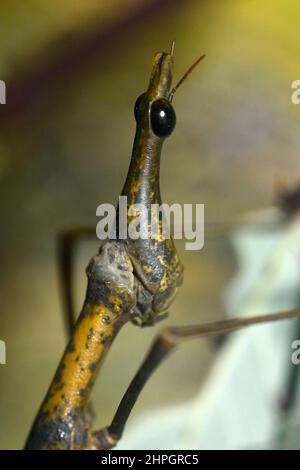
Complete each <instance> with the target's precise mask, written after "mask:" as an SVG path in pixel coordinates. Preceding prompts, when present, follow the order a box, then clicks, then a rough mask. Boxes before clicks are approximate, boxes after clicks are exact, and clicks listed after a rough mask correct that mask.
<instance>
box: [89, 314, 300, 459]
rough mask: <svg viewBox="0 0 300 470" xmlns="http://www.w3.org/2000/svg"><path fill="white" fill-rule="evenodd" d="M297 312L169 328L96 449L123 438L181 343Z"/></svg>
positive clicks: (98, 439) (155, 344)
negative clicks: (153, 381)
mask: <svg viewBox="0 0 300 470" xmlns="http://www.w3.org/2000/svg"><path fill="white" fill-rule="evenodd" d="M299 317H300V310H291V311H287V312H279V313H272V314H267V315H260V316H255V317H249V318H236V319H232V320H224V321H218V322H214V323H207V324H204V325H191V326H184V327H168V328H166V329H164V330H163V331H162V332H161V333H160V334H159V335H158V336H157V338H156V339H155V340H154V342H153V344H152V346H151V348H150V350H149V352H148V354H147V355H146V358H145V360H144V362H143V363H142V365H141V366H140V368H139V369H138V371H137V373H136V375H135V376H134V378H133V380H132V381H131V383H130V385H129V387H128V389H127V391H126V392H125V394H124V396H123V398H122V400H121V402H120V404H119V407H118V409H117V411H116V414H115V416H114V418H113V420H112V422H111V424H110V426H108V427H106V428H104V429H101V430H100V431H96V432H94V434H93V435H94V442H95V447H97V448H98V449H101V450H103V449H109V448H111V447H114V446H115V445H116V444H117V442H118V441H119V440H120V438H121V437H122V434H123V431H124V428H125V425H126V423H127V420H128V417H129V415H130V413H131V410H132V409H133V407H134V405H135V403H136V401H137V399H138V397H139V395H140V393H141V391H142V390H143V388H144V386H145V384H146V383H147V381H148V380H149V378H150V377H151V375H152V373H153V372H154V371H155V369H156V368H157V367H158V366H159V365H160V364H161V363H162V362H163V361H164V360H165V359H166V358H167V356H168V355H169V354H170V353H171V352H172V351H173V350H174V349H175V348H176V347H177V346H178V345H179V344H180V343H181V342H183V341H184V340H188V339H192V338H203V337H207V336H214V335H223V334H226V333H230V332H233V331H236V330H239V329H241V328H244V327H247V326H251V325H258V324H260V323H267V322H272V321H278V320H287V319H289V318H299Z"/></svg>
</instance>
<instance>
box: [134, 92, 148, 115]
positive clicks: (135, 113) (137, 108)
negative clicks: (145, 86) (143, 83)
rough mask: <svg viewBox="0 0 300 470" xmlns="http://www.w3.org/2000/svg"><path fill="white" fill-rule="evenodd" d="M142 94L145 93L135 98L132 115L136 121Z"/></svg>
mask: <svg viewBox="0 0 300 470" xmlns="http://www.w3.org/2000/svg"><path fill="white" fill-rule="evenodd" d="M144 96H145V93H143V94H142V95H140V96H139V97H138V99H137V100H136V102H135V105H134V117H135V120H136V121H137V120H138V118H139V113H140V106H141V102H142V101H143V98H144Z"/></svg>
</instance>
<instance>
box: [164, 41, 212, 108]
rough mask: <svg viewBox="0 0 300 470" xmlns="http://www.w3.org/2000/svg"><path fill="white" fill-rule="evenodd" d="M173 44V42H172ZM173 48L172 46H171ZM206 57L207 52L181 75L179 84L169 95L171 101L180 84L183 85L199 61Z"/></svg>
mask: <svg viewBox="0 0 300 470" xmlns="http://www.w3.org/2000/svg"><path fill="white" fill-rule="evenodd" d="M172 45H173V43H172ZM171 49H172V48H171ZM205 57H206V55H205V54H203V55H202V56H201V57H199V59H197V60H196V62H194V63H193V65H191V66H190V68H189V69H188V70H187V71H186V72H185V74H184V75H183V76H182V77H181V79H180V80H179V82H178V83H177V85H175V86H174V88H172V90H171V92H170V95H169V101H170V102H171V101H172V99H173V96H174V94H175V92H176V91H177V90H178V88H179V87H180V85H182V83H183V82H184V81H185V79H186V78H187V77H188V76H189V75H190V73H191V72H192V71H193V70H194V68H195V67H197V65H198V64H199V62H201V60H203V59H204V58H205Z"/></svg>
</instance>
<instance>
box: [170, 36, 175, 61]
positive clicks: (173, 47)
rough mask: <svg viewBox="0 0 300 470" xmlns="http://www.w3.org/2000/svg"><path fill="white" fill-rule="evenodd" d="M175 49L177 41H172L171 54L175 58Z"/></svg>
mask: <svg viewBox="0 0 300 470" xmlns="http://www.w3.org/2000/svg"><path fill="white" fill-rule="evenodd" d="M174 49H175V41H174V39H173V41H172V42H171V48H170V56H171V57H172V58H173V57H174Z"/></svg>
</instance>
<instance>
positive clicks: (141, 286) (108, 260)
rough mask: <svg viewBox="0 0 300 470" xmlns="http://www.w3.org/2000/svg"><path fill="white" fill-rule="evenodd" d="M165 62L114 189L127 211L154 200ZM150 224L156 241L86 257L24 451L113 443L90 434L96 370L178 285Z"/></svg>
mask: <svg viewBox="0 0 300 470" xmlns="http://www.w3.org/2000/svg"><path fill="white" fill-rule="evenodd" d="M172 65H173V58H172V57H171V55H170V54H169V53H158V54H156V55H155V57H154V59H153V65H152V72H151V77H150V83H149V87H148V90H147V91H146V93H145V94H144V98H143V100H142V102H141V105H140V112H139V117H138V119H137V130H136V136H135V141H134V146H133V153H132V159H131V164H130V168H129V172H128V176H127V179H126V182H125V186H124V189H123V191H122V194H123V195H126V196H127V197H128V206H133V205H134V204H136V203H141V202H143V203H145V204H147V206H148V207H149V206H150V204H154V203H158V204H160V203H161V196H160V188H159V168H160V153H161V148H162V144H163V140H164V139H163V138H159V137H157V136H156V135H155V134H154V133H153V131H152V129H151V124H150V120H149V110H150V106H151V103H152V102H153V101H154V100H155V99H157V98H166V99H169V95H170V90H171V82H172ZM157 224H158V227H159V230H158V237H156V239H154V240H153V239H150V240H141V239H138V240H130V239H128V240H120V239H118V240H115V241H113V240H109V241H107V242H106V243H105V244H104V245H103V246H102V248H101V249H100V251H99V254H98V255H96V256H95V257H94V258H93V259H92V260H91V262H90V264H89V266H88V268H87V275H88V286H87V294H86V299H85V302H84V305H83V308H82V311H81V313H80V316H79V318H78V321H77V323H76V325H75V327H74V332H73V337H72V339H71V341H70V343H69V344H68V346H67V348H66V350H65V352H64V355H63V357H62V359H61V362H60V364H59V366H58V369H57V371H56V374H55V376H54V379H53V381H52V383H51V385H50V388H49V391H48V393H47V395H46V397H45V399H44V401H43V403H42V405H41V408H40V410H39V412H38V415H37V417H36V419H35V421H34V423H33V426H32V429H31V432H30V434H29V437H28V440H27V442H26V446H25V448H26V449H62V450H67V449H69V450H72V449H101V448H107V447H112V446H113V445H114V444H115V442H114V441H113V438H112V437H111V436H109V435H106V434H105V431H103V432H101V431H98V432H93V431H92V430H91V416H90V414H89V412H88V403H89V399H90V393H91V390H92V386H93V384H94V381H95V379H96V377H97V375H98V373H99V369H100V366H101V364H102V362H103V359H104V357H105V355H106V353H107V351H108V349H109V347H110V345H111V343H112V341H113V340H114V338H115V337H116V335H117V333H118V332H119V331H120V328H121V327H122V326H123V325H124V324H125V323H126V322H127V321H133V322H134V323H139V324H140V325H142V326H145V325H151V324H153V323H155V322H156V321H158V320H160V319H161V318H162V317H164V314H165V312H166V309H167V308H168V306H169V305H170V303H171V302H172V300H173V299H174V296H175V293H176V290H177V287H178V286H179V285H180V284H181V282H182V273H183V268H182V265H181V264H180V261H179V258H178V255H177V252H176V249H175V246H174V243H173V240H172V239H164V237H163V236H162V233H161V228H162V227H161V222H160V221H157ZM149 229H150V228H149Z"/></svg>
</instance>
